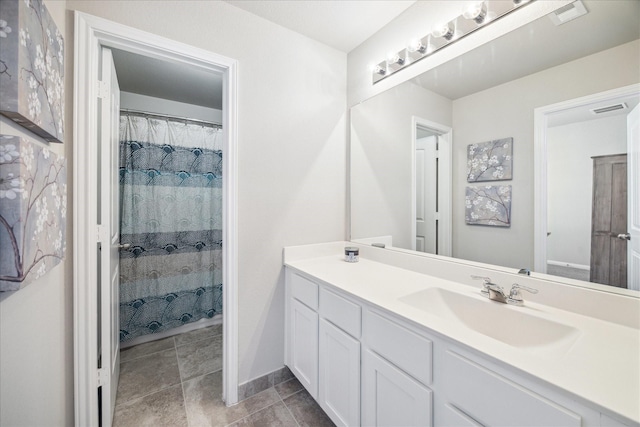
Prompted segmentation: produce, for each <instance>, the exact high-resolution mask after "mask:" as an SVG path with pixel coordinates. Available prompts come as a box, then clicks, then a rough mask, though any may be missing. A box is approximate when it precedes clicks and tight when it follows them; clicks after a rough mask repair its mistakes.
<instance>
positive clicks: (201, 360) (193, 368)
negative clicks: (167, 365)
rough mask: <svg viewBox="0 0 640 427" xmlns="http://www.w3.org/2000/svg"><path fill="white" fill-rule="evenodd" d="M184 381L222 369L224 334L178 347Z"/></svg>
mask: <svg viewBox="0 0 640 427" xmlns="http://www.w3.org/2000/svg"><path fill="white" fill-rule="evenodd" d="M176 350H177V354H178V365H179V366H180V376H181V378H182V381H186V380H188V379H191V378H195V377H199V376H201V375H204V374H209V373H211V372H215V371H218V370H220V369H222V335H218V336H215V337H213V338H211V340H210V341H207V340H202V341H196V342H192V343H190V344H186V345H181V346H179V347H177V348H176Z"/></svg>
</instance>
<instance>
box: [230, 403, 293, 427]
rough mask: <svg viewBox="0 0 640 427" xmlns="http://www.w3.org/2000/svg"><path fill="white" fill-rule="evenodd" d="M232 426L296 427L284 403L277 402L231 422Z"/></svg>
mask: <svg viewBox="0 0 640 427" xmlns="http://www.w3.org/2000/svg"><path fill="white" fill-rule="evenodd" d="M232 426H233V427H265V426H269V427H298V425H297V424H296V420H295V419H293V417H292V416H291V413H290V412H289V410H288V409H287V407H286V406H285V405H284V403H282V402H279V403H276V404H274V405H271V406H268V407H266V408H265V409H262V410H260V411H258V412H255V413H253V414H251V415H249V416H248V417H245V418H243V419H241V420H240V421H238V422H236V423H233V424H232Z"/></svg>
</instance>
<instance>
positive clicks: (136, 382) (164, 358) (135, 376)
mask: <svg viewBox="0 0 640 427" xmlns="http://www.w3.org/2000/svg"><path fill="white" fill-rule="evenodd" d="M175 384H180V372H179V370H178V360H177V358H176V351H175V350H165V351H161V352H158V353H153V354H150V355H148V356H143V357H139V358H137V359H133V360H130V361H128V362H124V363H121V364H120V381H119V384H118V395H117V399H116V405H119V404H121V403H124V402H128V401H130V400H132V399H136V398H138V397H142V396H144V395H147V394H151V393H154V392H156V391H159V390H162V389H165V388H167V387H170V386H172V385H175Z"/></svg>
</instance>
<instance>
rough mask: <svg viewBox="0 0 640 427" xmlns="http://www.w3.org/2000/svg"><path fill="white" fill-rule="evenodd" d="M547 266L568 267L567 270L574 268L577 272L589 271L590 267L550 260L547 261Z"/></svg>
mask: <svg viewBox="0 0 640 427" xmlns="http://www.w3.org/2000/svg"><path fill="white" fill-rule="evenodd" d="M547 264H549V265H557V266H560V267H569V268H575V269H578V270H590V269H591V267H590V266H588V265H584V264H573V263H571V262H562V261H552V260H549V259H548V260H547Z"/></svg>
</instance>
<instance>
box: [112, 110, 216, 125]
mask: <svg viewBox="0 0 640 427" xmlns="http://www.w3.org/2000/svg"><path fill="white" fill-rule="evenodd" d="M120 112H121V113H127V114H134V115H139V116H145V117H153V118H158V119H171V120H176V121H180V122H184V123H193V124H197V125H202V126H207V127H214V128H218V129H222V125H221V124H219V123H213V122H208V121H206V120H200V119H191V118H188V117H178V116H172V115H170V114H161V113H152V112H149V111H140V110H132V109H129V108H121V109H120Z"/></svg>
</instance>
